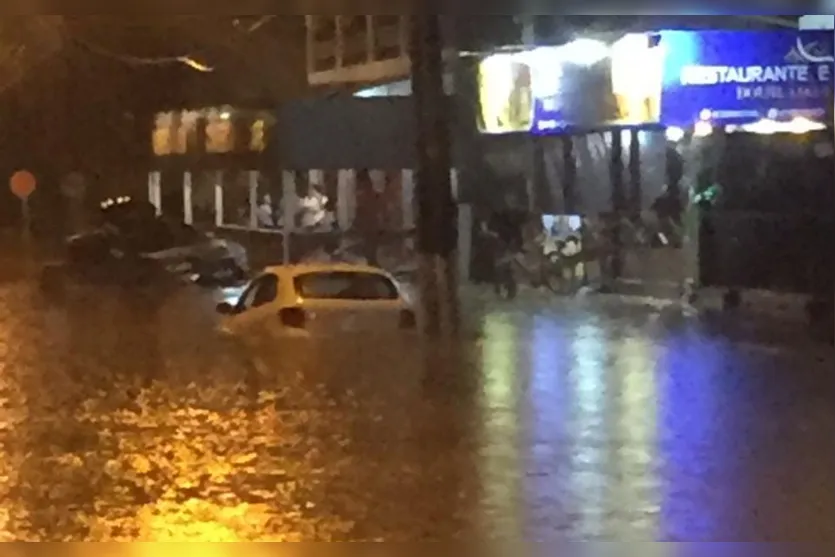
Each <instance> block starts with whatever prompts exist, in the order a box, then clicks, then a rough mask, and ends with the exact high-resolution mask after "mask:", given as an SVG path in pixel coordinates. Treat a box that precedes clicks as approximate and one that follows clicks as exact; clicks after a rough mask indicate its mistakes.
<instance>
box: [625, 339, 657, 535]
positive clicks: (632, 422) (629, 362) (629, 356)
mask: <svg viewBox="0 0 835 557" xmlns="http://www.w3.org/2000/svg"><path fill="white" fill-rule="evenodd" d="M615 358H616V361H617V362H618V365H617V375H618V377H619V379H620V393H619V397H618V400H619V402H620V408H619V411H618V414H619V419H618V420H617V433H616V435H617V438H618V440H619V441H618V444H619V445H620V447H621V449H620V450H619V451H618V453H617V454H618V464H617V474H615V475H614V482H615V490H614V500H615V501H617V505H618V506H619V507H620V508H621V509H628V515H629V516H628V519H626V520H619V521H617V522H616V525H617V527H616V528H615V535H616V538H617V539H619V540H628V539H636V538H637V539H636V541H651V540H654V539H656V536H657V534H658V532H659V529H660V524H659V520H660V513H661V510H660V505H661V494H660V493H659V482H660V480H659V470H658V466H659V463H658V377H657V373H658V370H657V369H656V366H657V349H656V348H655V347H654V346H653V345H651V344H650V343H649V342H647V340H646V339H634V338H625V339H623V340H621V341H620V342H618V343H617V344H616V346H615Z"/></svg>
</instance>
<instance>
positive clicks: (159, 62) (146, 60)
mask: <svg viewBox="0 0 835 557" xmlns="http://www.w3.org/2000/svg"><path fill="white" fill-rule="evenodd" d="M71 40H72V41H73V42H74V43H76V44H78V45H80V46H81V47H82V48H84V49H85V50H88V51H90V52H92V53H93V54H96V55H98V56H104V57H106V58H110V59H113V60H117V61H120V62H123V63H125V64H130V65H133V66H166V65H170V64H183V65H185V66H188V67H190V68H191V69H193V70H196V71H199V72H203V73H209V72H213V71H214V68H213V67H211V66H208V65H206V64H203V63H202V62H200V61H198V60H196V59H195V58H194V57H193V56H191V55H182V56H160V57H143V56H133V55H130V54H124V53H119V52H115V51H113V50H110V49H109V48H106V47H103V46H101V45H97V44H94V43H91V42H90V41H87V40H84V39H81V38H79V37H71Z"/></svg>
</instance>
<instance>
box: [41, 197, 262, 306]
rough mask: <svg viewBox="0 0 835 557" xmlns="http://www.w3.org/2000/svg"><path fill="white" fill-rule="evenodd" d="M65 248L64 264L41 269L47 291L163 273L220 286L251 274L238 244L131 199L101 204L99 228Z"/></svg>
mask: <svg viewBox="0 0 835 557" xmlns="http://www.w3.org/2000/svg"><path fill="white" fill-rule="evenodd" d="M65 248H66V251H65V258H64V260H63V261H60V262H58V263H52V264H48V265H46V266H45V268H44V270H43V275H42V287H44V288H45V289H46V290H49V291H56V290H59V289H61V288H63V287H64V286H66V284H65V283H66V281H67V280H72V281H74V282H76V283H80V284H97V285H102V286H104V285H113V286H117V285H120V284H125V283H131V282H136V281H140V280H151V277H153V276H158V275H159V276H162V274H166V275H172V276H174V277H177V278H180V279H182V280H183V281H188V282H193V283H196V284H198V285H201V286H207V287H218V286H226V285H231V284H236V283H240V282H242V281H243V280H245V279H246V277H247V275H248V273H249V263H248V259H247V254H246V250H245V249H244V248H243V246H241V245H240V244H237V243H235V242H231V241H228V240H225V239H221V238H216V237H214V236H213V235H212V234H210V233H204V232H200V231H198V230H196V229H195V228H193V227H191V226H188V225H185V224H183V223H181V222H178V221H175V220H173V219H168V218H166V217H164V216H157V214H156V209H155V208H154V207H153V205H151V204H150V203H143V202H137V201H133V200H131V199H130V198H119V199H118V200H108V201H106V202H104V203H102V206H101V213H100V223H99V225H98V226H97V227H96V228H94V229H92V230H90V231H88V232H84V233H82V234H76V235H74V236H71V237H69V238H67V240H66V244H65ZM163 271H164V273H161V272H163Z"/></svg>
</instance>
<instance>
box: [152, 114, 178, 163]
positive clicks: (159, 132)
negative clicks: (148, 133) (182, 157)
mask: <svg viewBox="0 0 835 557" xmlns="http://www.w3.org/2000/svg"><path fill="white" fill-rule="evenodd" d="M173 127H174V115H173V114H172V113H170V112H161V113H159V114H157V115H156V118H155V120H154V131H153V137H152V138H151V140H152V142H153V146H154V154H155V155H157V156H163V155H170V154H171V143H172V137H171V135H172V128H173Z"/></svg>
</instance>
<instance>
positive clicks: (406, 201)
mask: <svg viewBox="0 0 835 557" xmlns="http://www.w3.org/2000/svg"><path fill="white" fill-rule="evenodd" d="M402 203H403V230H414V229H415V224H416V222H417V221H416V220H415V173H414V171H413V170H411V169H407V170H404V171H403V201H402Z"/></svg>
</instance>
